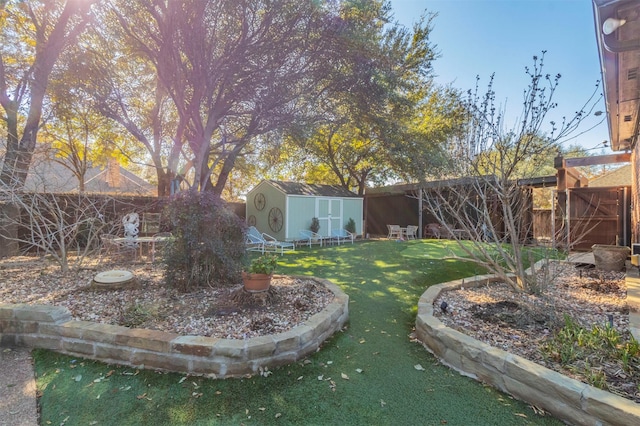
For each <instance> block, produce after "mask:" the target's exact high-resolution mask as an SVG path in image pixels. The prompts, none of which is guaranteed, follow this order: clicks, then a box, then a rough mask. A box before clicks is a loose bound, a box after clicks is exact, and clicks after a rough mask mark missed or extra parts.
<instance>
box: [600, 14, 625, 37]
mask: <svg viewBox="0 0 640 426" xmlns="http://www.w3.org/2000/svg"><path fill="white" fill-rule="evenodd" d="M626 23H627V20H626V19H616V18H609V19H607V20H606V21H604V23H603V24H602V32H603V33H604V34H605V35H609V34H611V33H613V32H614V31H615V30H617V29H618V28H620V27H621V26H623V25H624V24H626Z"/></svg>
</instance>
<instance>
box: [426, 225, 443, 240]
mask: <svg viewBox="0 0 640 426" xmlns="http://www.w3.org/2000/svg"><path fill="white" fill-rule="evenodd" d="M424 236H425V237H431V238H437V239H440V238H441V237H442V233H441V232H440V225H438V224H437V223H427V224H426V225H425V226H424Z"/></svg>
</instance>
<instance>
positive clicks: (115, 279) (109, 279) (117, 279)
mask: <svg viewBox="0 0 640 426" xmlns="http://www.w3.org/2000/svg"><path fill="white" fill-rule="evenodd" d="M131 279H133V273H131V272H129V271H121V270H115V269H114V270H112V271H105V272H100V273H99V274H98V275H96V276H95V278H94V279H93V281H95V282H96V283H100V284H117V283H124V282H126V281H129V280H131Z"/></svg>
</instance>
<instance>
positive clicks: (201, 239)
mask: <svg viewBox="0 0 640 426" xmlns="http://www.w3.org/2000/svg"><path fill="white" fill-rule="evenodd" d="M163 215H164V220H166V221H167V222H168V223H169V224H170V226H171V232H172V234H173V236H174V238H172V239H171V241H170V242H168V244H167V245H166V246H165V249H164V256H163V257H162V262H163V263H164V280H165V283H166V284H167V285H169V286H172V287H175V288H177V289H179V290H181V291H190V290H193V289H196V288H198V287H202V286H205V285H210V286H218V285H223V284H231V283H236V282H238V281H239V277H240V271H241V269H242V264H243V261H244V257H245V247H244V226H245V225H244V224H243V222H242V221H241V220H240V218H239V217H238V216H236V215H235V214H234V213H233V212H232V211H231V210H229V209H228V208H227V207H226V203H224V201H221V200H220V199H219V198H217V197H215V196H214V195H213V194H211V193H208V192H192V191H185V192H181V193H180V194H178V195H176V196H174V197H173V198H172V199H171V201H170V202H169V204H168V205H167V207H166V208H165V209H164V212H163Z"/></svg>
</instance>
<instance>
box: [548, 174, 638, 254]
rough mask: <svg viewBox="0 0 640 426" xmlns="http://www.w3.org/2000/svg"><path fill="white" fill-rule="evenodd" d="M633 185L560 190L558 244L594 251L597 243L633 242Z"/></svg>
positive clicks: (556, 224) (570, 248) (556, 222)
mask: <svg viewBox="0 0 640 426" xmlns="http://www.w3.org/2000/svg"><path fill="white" fill-rule="evenodd" d="M630 196H631V188H630V187H628V186H624V187H604V188H602V187H594V188H590V187H586V188H570V189H567V190H566V191H561V192H558V194H557V197H556V198H557V206H556V218H555V240H556V241H555V244H556V245H558V246H563V247H566V248H568V249H569V250H590V249H591V246H592V245H594V244H606V245H623V246H629V245H630V244H631V227H630V224H631V201H630Z"/></svg>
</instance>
